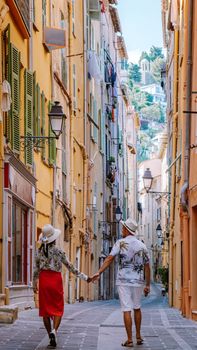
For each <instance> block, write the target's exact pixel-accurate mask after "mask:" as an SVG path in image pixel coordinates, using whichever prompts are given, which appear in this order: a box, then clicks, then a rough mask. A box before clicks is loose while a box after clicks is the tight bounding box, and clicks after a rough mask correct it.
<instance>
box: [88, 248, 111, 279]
mask: <svg viewBox="0 0 197 350" xmlns="http://www.w3.org/2000/svg"><path fill="white" fill-rule="evenodd" d="M114 258H115V256H112V255H108V256H107V258H106V259H105V260H104V263H103V265H102V266H101V267H100V269H99V270H98V272H97V273H95V274H94V275H93V276H92V281H93V282H94V281H95V280H97V279H99V276H100V274H101V273H103V272H104V271H105V270H106V269H107V268H108V267H109V265H110V264H111V263H112V261H113V260H114Z"/></svg>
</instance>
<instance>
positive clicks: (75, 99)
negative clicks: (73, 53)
mask: <svg viewBox="0 0 197 350" xmlns="http://www.w3.org/2000/svg"><path fill="white" fill-rule="evenodd" d="M73 109H74V110H76V109H77V83H76V65H75V64H73Z"/></svg>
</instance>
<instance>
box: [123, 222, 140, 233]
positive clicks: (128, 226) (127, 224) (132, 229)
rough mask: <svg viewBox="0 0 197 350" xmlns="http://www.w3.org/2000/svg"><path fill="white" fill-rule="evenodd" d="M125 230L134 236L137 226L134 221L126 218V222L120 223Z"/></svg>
mask: <svg viewBox="0 0 197 350" xmlns="http://www.w3.org/2000/svg"><path fill="white" fill-rule="evenodd" d="M120 223H121V224H122V225H123V226H124V227H126V229H127V230H128V231H129V232H130V233H131V234H132V235H135V233H136V230H137V228H138V224H137V222H136V221H135V220H133V219H131V218H128V219H127V220H126V221H121V222H120Z"/></svg>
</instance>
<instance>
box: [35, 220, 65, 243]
mask: <svg viewBox="0 0 197 350" xmlns="http://www.w3.org/2000/svg"><path fill="white" fill-rule="evenodd" d="M60 233H61V231H60V230H58V229H56V228H54V227H53V226H52V225H50V224H47V225H44V227H43V228H42V233H41V234H40V236H39V243H46V244H47V243H52V242H53V241H55V240H56V239H57V238H58V237H59V235H60Z"/></svg>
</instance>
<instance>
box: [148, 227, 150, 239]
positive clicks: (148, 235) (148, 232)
mask: <svg viewBox="0 0 197 350" xmlns="http://www.w3.org/2000/svg"><path fill="white" fill-rule="evenodd" d="M149 238H150V224H148V239H149Z"/></svg>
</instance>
